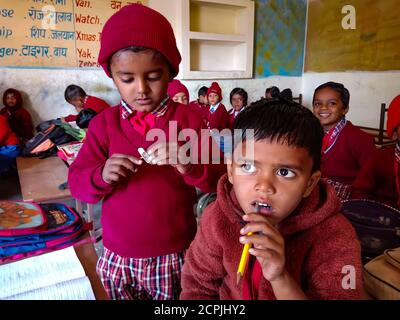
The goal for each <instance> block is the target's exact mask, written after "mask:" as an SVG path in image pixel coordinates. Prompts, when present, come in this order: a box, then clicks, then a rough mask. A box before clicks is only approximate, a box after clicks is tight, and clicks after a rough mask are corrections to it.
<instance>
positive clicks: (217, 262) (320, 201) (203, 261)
mask: <svg viewBox="0 0 400 320" xmlns="http://www.w3.org/2000/svg"><path fill="white" fill-rule="evenodd" d="M340 208H341V207H340V202H339V200H338V198H337V197H336V195H335V191H334V190H333V189H332V187H330V186H328V185H327V184H326V183H324V182H320V183H319V185H318V186H317V187H316V188H315V189H314V191H313V192H312V193H311V195H310V196H309V197H308V198H306V199H304V200H303V202H302V203H301V204H300V205H299V206H298V208H297V209H296V210H295V211H294V212H293V213H292V214H291V215H290V216H288V217H287V218H286V219H285V220H284V221H282V222H281V224H280V227H279V231H280V233H281V234H282V236H283V238H284V240H285V250H286V266H285V267H286V269H287V271H288V272H289V274H290V275H291V276H292V277H293V279H294V280H295V281H296V282H297V283H298V284H299V286H301V288H302V289H303V291H304V292H305V294H306V295H307V296H308V297H309V298H311V299H358V298H362V297H363V295H362V294H363V284H362V271H361V270H362V269H361V268H362V265H361V251H360V244H359V242H358V240H357V237H356V233H355V231H354V229H353V227H352V226H351V224H350V223H349V222H348V221H347V219H346V218H345V217H344V216H343V215H342V214H340V213H339V210H340ZM241 215H243V212H242V210H241V208H240V206H239V204H238V202H237V200H236V197H235V194H234V192H233V188H232V185H231V184H230V183H229V181H228V178H227V175H225V176H223V177H222V178H221V179H220V181H219V183H218V194H217V200H216V202H214V203H212V204H211V205H210V206H209V207H207V208H206V210H205V212H204V214H203V216H202V218H201V221H200V227H199V230H198V231H197V234H196V237H195V239H194V240H193V242H192V244H191V245H190V248H189V250H188V252H187V254H186V257H185V263H184V265H183V270H182V280H181V284H182V293H181V296H180V298H181V299H222V300H231V299H243V290H242V288H243V283H239V285H237V284H236V272H237V267H238V264H239V260H240V257H241V253H242V249H243V245H242V244H240V243H239V236H240V232H239V230H240V228H241V221H242V219H241ZM346 265H350V266H354V268H355V276H356V279H355V281H356V283H355V287H356V288H355V289H348V290H346V289H343V287H342V280H343V277H344V274H343V273H342V268H343V267H344V266H346ZM246 272H249V270H247V271H246ZM242 281H247V277H244V278H243V280H242ZM258 298H259V299H260V300H261V299H275V295H274V293H273V290H272V287H271V285H270V283H269V282H268V281H267V280H265V279H264V278H263V277H261V281H260V284H259V290H258Z"/></svg>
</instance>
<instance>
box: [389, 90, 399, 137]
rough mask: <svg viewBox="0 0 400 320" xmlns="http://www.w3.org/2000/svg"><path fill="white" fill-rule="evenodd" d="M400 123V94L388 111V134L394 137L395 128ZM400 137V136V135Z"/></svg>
mask: <svg viewBox="0 0 400 320" xmlns="http://www.w3.org/2000/svg"><path fill="white" fill-rule="evenodd" d="M399 125H400V95H398V96H397V97H396V98H394V99H393V101H392V102H391V103H390V105H389V110H388V113H387V123H386V130H387V135H388V136H389V137H390V138H392V137H393V133H394V130H395V129H396V128H397V127H398V126H399ZM398 138H400V137H398Z"/></svg>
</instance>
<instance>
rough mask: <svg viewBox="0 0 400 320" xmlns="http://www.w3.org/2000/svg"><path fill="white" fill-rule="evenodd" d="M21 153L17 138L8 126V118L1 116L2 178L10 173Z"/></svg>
mask: <svg viewBox="0 0 400 320" xmlns="http://www.w3.org/2000/svg"><path fill="white" fill-rule="evenodd" d="M20 152H21V149H20V146H19V141H18V138H17V136H16V135H15V133H14V132H13V131H12V130H11V128H10V126H9V125H8V121H7V118H6V117H4V116H2V115H0V177H1V176H4V175H5V174H7V173H8V172H9V170H10V167H11V165H12V164H13V163H14V162H15V158H16V157H18V155H19V154H20Z"/></svg>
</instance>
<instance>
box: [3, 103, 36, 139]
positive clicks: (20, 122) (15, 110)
mask: <svg viewBox="0 0 400 320" xmlns="http://www.w3.org/2000/svg"><path fill="white" fill-rule="evenodd" d="M0 114H2V115H3V116H5V117H6V118H7V120H8V124H9V125H10V128H11V130H12V131H14V132H15V134H16V135H17V137H18V138H19V139H20V140H21V142H25V141H26V140H29V139H30V138H32V137H33V123H32V117H31V114H30V113H29V111H28V110H26V109H25V108H24V107H22V106H16V107H11V108H9V107H4V108H3V109H1V110H0Z"/></svg>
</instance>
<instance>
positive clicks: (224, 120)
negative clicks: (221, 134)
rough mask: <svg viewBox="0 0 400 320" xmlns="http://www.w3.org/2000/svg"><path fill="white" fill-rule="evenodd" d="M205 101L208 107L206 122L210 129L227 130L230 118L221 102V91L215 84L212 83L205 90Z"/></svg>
mask: <svg viewBox="0 0 400 320" xmlns="http://www.w3.org/2000/svg"><path fill="white" fill-rule="evenodd" d="M207 99H208V103H209V105H210V107H209V110H208V113H207V114H206V121H207V124H208V127H209V128H210V129H217V130H218V131H221V130H223V129H229V128H230V123H231V118H230V116H229V113H228V111H227V110H226V108H225V106H224V105H223V104H222V103H221V101H222V90H221V87H220V86H219V84H218V83H217V82H213V83H212V84H211V86H210V87H209V88H208V90H207Z"/></svg>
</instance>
